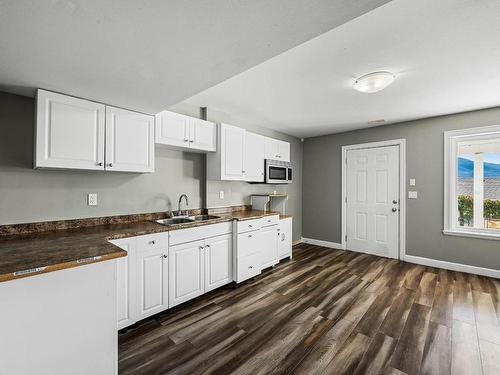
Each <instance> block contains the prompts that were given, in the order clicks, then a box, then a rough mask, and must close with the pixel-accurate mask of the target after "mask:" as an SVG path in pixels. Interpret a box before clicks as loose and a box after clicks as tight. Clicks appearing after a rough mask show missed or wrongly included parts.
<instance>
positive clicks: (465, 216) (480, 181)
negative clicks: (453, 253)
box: [443, 126, 500, 239]
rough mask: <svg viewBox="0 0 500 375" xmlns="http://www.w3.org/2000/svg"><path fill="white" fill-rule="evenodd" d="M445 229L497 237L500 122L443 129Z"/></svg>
mask: <svg viewBox="0 0 500 375" xmlns="http://www.w3.org/2000/svg"><path fill="white" fill-rule="evenodd" d="M444 150H445V151H444V152H445V154H444V159H445V176H444V180H445V191H444V199H445V205H444V207H445V212H444V231H443V232H444V233H445V234H452V235H463V236H471V237H487V238H498V239H500V126H489V127H484V128H475V129H466V130H457V131H450V132H445V133H444Z"/></svg>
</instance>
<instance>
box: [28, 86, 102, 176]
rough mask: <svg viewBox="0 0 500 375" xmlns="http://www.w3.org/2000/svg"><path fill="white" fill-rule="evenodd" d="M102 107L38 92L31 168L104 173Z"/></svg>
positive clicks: (72, 98)
mask: <svg viewBox="0 0 500 375" xmlns="http://www.w3.org/2000/svg"><path fill="white" fill-rule="evenodd" d="M104 119H105V106H104V105H103V104H99V103H95V102H91V101H89V100H84V99H78V98H74V97H71V96H67V95H62V94H57V93H53V92H50V91H45V90H38V93H37V117H36V152H35V167H36V168H40V167H47V168H69V169H93V170H103V169H104Z"/></svg>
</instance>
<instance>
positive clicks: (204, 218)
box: [189, 215, 220, 221]
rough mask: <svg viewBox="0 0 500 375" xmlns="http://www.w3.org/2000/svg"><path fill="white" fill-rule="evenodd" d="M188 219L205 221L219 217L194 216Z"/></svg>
mask: <svg viewBox="0 0 500 375" xmlns="http://www.w3.org/2000/svg"><path fill="white" fill-rule="evenodd" d="M189 218H190V219H193V220H194V221H205V220H213V219H219V218H220V216H215V215H196V216H190V217H189Z"/></svg>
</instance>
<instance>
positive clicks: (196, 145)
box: [189, 118, 217, 151]
mask: <svg viewBox="0 0 500 375" xmlns="http://www.w3.org/2000/svg"><path fill="white" fill-rule="evenodd" d="M216 134H217V132H216V129H215V124H214V123H213V122H210V121H205V120H200V119H197V118H191V121H190V124H189V142H190V143H189V147H190V148H192V149H197V150H202V151H215V150H216V141H215V140H216Z"/></svg>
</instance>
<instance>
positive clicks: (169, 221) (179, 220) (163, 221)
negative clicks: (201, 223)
mask: <svg viewBox="0 0 500 375" xmlns="http://www.w3.org/2000/svg"><path fill="white" fill-rule="evenodd" d="M155 222H156V223H158V224H161V225H174V224H184V223H192V222H194V219H191V218H188V217H173V218H170V219H161V220H156V221H155Z"/></svg>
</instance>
